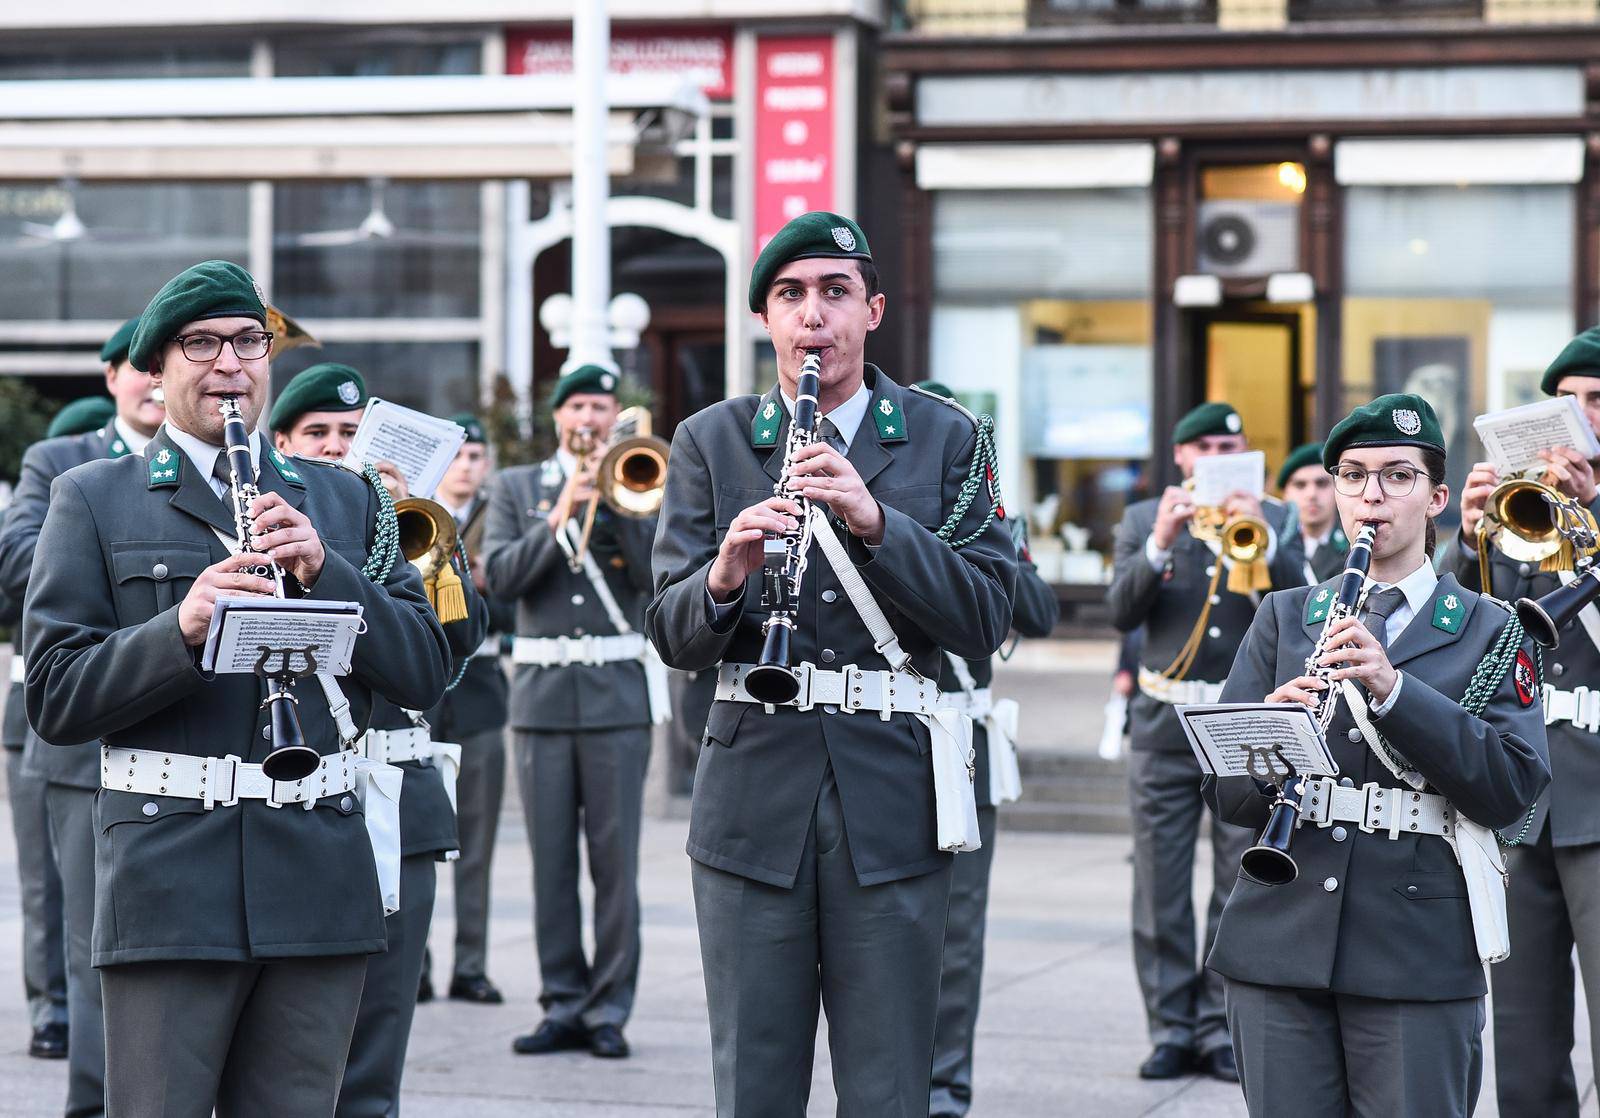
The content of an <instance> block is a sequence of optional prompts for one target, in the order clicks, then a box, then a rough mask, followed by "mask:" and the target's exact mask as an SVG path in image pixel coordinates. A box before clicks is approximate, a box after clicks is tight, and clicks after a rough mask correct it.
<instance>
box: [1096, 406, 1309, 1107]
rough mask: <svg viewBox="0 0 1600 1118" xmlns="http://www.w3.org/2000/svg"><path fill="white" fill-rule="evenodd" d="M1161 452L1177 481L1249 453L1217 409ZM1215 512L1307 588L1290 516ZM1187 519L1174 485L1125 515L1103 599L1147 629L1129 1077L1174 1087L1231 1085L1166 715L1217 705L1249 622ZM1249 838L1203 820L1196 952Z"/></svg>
mask: <svg viewBox="0 0 1600 1118" xmlns="http://www.w3.org/2000/svg"><path fill="white" fill-rule="evenodd" d="M1172 442H1173V460H1174V461H1175V462H1176V463H1177V465H1178V469H1179V471H1181V473H1182V474H1183V477H1184V478H1185V479H1188V478H1189V477H1191V476H1192V475H1193V473H1194V465H1195V462H1196V461H1197V460H1199V459H1200V458H1201V457H1203V456H1206V455H1211V454H1237V453H1240V452H1242V451H1245V450H1247V449H1249V443H1248V442H1247V441H1246V439H1245V433H1244V424H1243V422H1242V421H1241V419H1240V417H1239V413H1238V412H1237V411H1235V410H1234V409H1233V408H1232V407H1231V406H1229V405H1228V404H1225V403H1209V404H1202V405H1200V406H1199V407H1197V408H1195V409H1194V410H1193V411H1191V412H1190V413H1189V414H1188V415H1186V416H1184V417H1183V418H1182V419H1180V420H1179V421H1178V424H1177V426H1176V427H1175V428H1174V429H1173V432H1172ZM1226 512H1227V514H1228V515H1229V516H1253V517H1257V518H1260V519H1263V520H1265V521H1266V524H1267V533H1268V540H1269V542H1268V550H1267V559H1268V566H1269V570H1270V574H1271V581H1272V585H1273V586H1274V587H1276V588H1279V589H1282V588H1284V587H1290V586H1300V585H1303V584H1304V582H1305V552H1304V550H1303V549H1302V547H1301V540H1300V530H1299V528H1298V527H1297V525H1296V522H1295V517H1294V510H1293V509H1292V508H1289V507H1287V506H1285V505H1284V504H1283V503H1282V502H1279V501H1275V500H1273V499H1271V498H1266V499H1259V498H1257V497H1255V496H1252V495H1250V494H1244V493H1240V494H1235V495H1234V496H1233V497H1232V498H1231V499H1230V500H1229V502H1228V505H1227V508H1226ZM1194 514H1195V506H1194V502H1193V501H1192V499H1191V496H1190V493H1189V491H1188V490H1186V489H1184V488H1182V487H1179V486H1169V487H1168V488H1167V490H1166V492H1165V493H1163V494H1162V495H1161V497H1160V499H1159V500H1156V499H1152V500H1147V501H1140V502H1139V503H1137V504H1134V505H1130V506H1129V507H1128V510H1127V512H1126V513H1125V514H1124V515H1123V517H1122V523H1121V524H1120V525H1118V526H1117V532H1116V573H1115V575H1114V577H1113V579H1112V582H1111V588H1110V590H1109V591H1108V592H1107V595H1106V600H1107V601H1108V602H1109V603H1110V606H1111V620H1112V623H1113V624H1115V625H1116V626H1117V628H1119V629H1121V630H1122V631H1123V632H1130V631H1132V630H1133V629H1136V628H1138V627H1139V626H1140V625H1143V626H1144V628H1145V643H1144V650H1143V653H1142V657H1143V658H1142V660H1141V661H1140V668H1139V680H1138V682H1139V693H1138V694H1137V695H1135V696H1134V698H1133V703H1132V705H1131V709H1130V715H1129V723H1130V734H1129V753H1128V784H1129V793H1130V798H1131V801H1132V803H1131V806H1132V808H1133V959H1134V966H1135V968H1136V969H1137V971H1138V974H1139V988H1140V990H1141V991H1142V992H1143V994H1144V1005H1145V1016H1146V1018H1147V1019H1148V1022H1149V1029H1150V1040H1151V1043H1152V1044H1153V1045H1154V1051H1153V1052H1151V1054H1150V1056H1149V1058H1148V1059H1147V1060H1146V1061H1145V1062H1144V1064H1143V1065H1142V1066H1141V1067H1140V1068H1139V1075H1140V1076H1141V1077H1142V1078H1145V1079H1171V1078H1174V1077H1176V1076H1179V1075H1183V1074H1185V1073H1187V1072H1189V1071H1190V1070H1192V1069H1198V1070H1199V1071H1201V1072H1203V1073H1205V1074H1207V1075H1211V1076H1214V1077H1216V1078H1218V1079H1224V1080H1232V1079H1235V1078H1236V1072H1235V1070H1234V1059H1233V1049H1232V1047H1231V1045H1230V1044H1229V1042H1228V1024H1227V1021H1226V1019H1225V1015H1224V1011H1223V1005H1222V983H1221V981H1220V980H1219V979H1218V978H1217V976H1216V975H1213V974H1208V973H1206V971H1205V970H1204V969H1202V967H1201V965H1200V958H1201V957H1202V956H1201V955H1198V954H1197V953H1196V945H1195V913H1194V887H1193V886H1194V848H1195V837H1196V832H1197V831H1198V829H1199V826H1200V822H1201V816H1202V814H1203V811H1204V806H1203V805H1202V803H1201V800H1200V767H1199V764H1198V763H1197V762H1196V761H1195V759H1194V755H1193V754H1192V753H1191V752H1190V750H1189V744H1188V741H1187V740H1186V739H1185V738H1184V736H1183V729H1182V728H1181V727H1180V726H1179V724H1178V716H1177V713H1176V711H1174V710H1173V706H1174V705H1175V704H1180V703H1202V702H1215V701H1216V697H1217V695H1218V693H1220V691H1221V690H1222V683H1221V681H1222V679H1223V677H1224V676H1225V675H1226V674H1227V671H1228V665H1229V664H1230V663H1232V661H1233V654H1234V652H1235V651H1236V650H1237V649H1238V647H1239V640H1240V639H1241V638H1242V637H1243V636H1244V633H1245V630H1246V628H1248V627H1249V624H1250V618H1251V616H1252V615H1253V614H1254V613H1255V607H1256V602H1255V600H1254V599H1255V597H1256V595H1254V594H1250V595H1246V594H1236V593H1234V592H1232V591H1230V590H1228V589H1227V586H1226V583H1227V581H1228V580H1227V578H1226V577H1224V576H1226V575H1227V574H1228V573H1229V572H1228V571H1227V570H1226V569H1219V565H1223V564H1225V562H1226V561H1225V560H1224V559H1223V558H1222V557H1220V556H1219V555H1218V554H1217V553H1216V551H1215V550H1214V545H1213V544H1209V543H1207V542H1205V541H1202V540H1200V539H1197V538H1195V536H1194V535H1193V534H1192V533H1191V532H1190V530H1189V529H1190V524H1191V521H1192V519H1193V517H1194ZM1250 838H1251V836H1250V834H1249V832H1247V831H1245V830H1243V829H1241V828H1238V827H1233V826H1230V825H1228V824H1227V823H1224V822H1220V821H1217V820H1213V821H1212V826H1211V857H1212V886H1211V903H1210V905H1209V906H1208V908H1207V912H1206V932H1205V942H1204V945H1203V947H1202V949H1201V950H1202V952H1203V951H1205V950H1209V949H1210V945H1211V941H1212V938H1213V937H1214V936H1215V934H1216V926H1217V917H1218V916H1219V915H1221V913H1222V902H1223V901H1225V900H1227V897H1228V890H1229V889H1230V888H1231V887H1232V885H1233V878H1234V875H1235V874H1236V873H1237V872H1238V869H1239V855H1240V854H1241V853H1243V851H1244V849H1245V847H1246V846H1247V845H1249V842H1250Z"/></svg>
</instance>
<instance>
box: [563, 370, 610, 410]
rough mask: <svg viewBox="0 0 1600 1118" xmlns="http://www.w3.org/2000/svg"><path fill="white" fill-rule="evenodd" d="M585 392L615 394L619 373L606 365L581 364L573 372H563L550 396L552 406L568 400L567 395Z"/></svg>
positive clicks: (604, 394) (602, 394)
mask: <svg viewBox="0 0 1600 1118" xmlns="http://www.w3.org/2000/svg"><path fill="white" fill-rule="evenodd" d="M578 393H584V394H585V395H601V396H615V395H616V394H617V374H616V372H615V371H614V370H611V369H608V368H606V367H605V366H604V365H579V366H578V367H577V368H576V369H573V370H572V371H571V372H566V373H562V374H561V379H560V380H558V381H556V390H555V392H553V393H552V394H551V396H550V406H551V407H552V408H559V407H560V406H561V405H562V404H564V403H566V402H567V397H568V396H572V395H576V394H578Z"/></svg>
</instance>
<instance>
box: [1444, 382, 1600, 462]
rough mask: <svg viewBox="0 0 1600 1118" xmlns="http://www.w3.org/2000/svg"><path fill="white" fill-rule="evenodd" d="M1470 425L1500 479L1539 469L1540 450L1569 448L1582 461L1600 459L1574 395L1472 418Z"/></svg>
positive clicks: (1598, 443) (1598, 445) (1599, 446)
mask: <svg viewBox="0 0 1600 1118" xmlns="http://www.w3.org/2000/svg"><path fill="white" fill-rule="evenodd" d="M1472 426H1473V429H1474V430H1476V431H1477V432H1478V438H1480V439H1481V440H1483V446H1484V449H1485V450H1486V451H1488V452H1489V460H1490V461H1492V462H1493V463H1494V464H1495V468H1496V469H1498V470H1499V471H1500V476H1501V477H1509V476H1511V475H1513V474H1520V473H1522V472H1523V471H1525V470H1530V469H1532V468H1534V467H1535V466H1542V465H1543V464H1544V462H1543V459H1541V458H1540V457H1539V451H1541V450H1551V449H1553V448H1555V447H1558V446H1566V447H1571V448H1572V449H1574V450H1576V451H1577V452H1578V453H1579V454H1582V455H1583V456H1584V457H1585V458H1591V459H1592V458H1597V457H1600V441H1597V440H1596V439H1595V437H1594V429H1593V428H1592V427H1590V426H1589V421H1588V420H1587V419H1586V418H1585V417H1584V414H1583V409H1582V408H1581V407H1579V406H1578V399H1577V397H1575V396H1556V397H1554V398H1553V399H1549V400H1536V401H1535V402H1533V403H1531V404H1523V405H1522V406H1521V407H1520V408H1508V409H1506V410H1505V411H1496V412H1490V413H1488V414H1487V415H1480V416H1478V418H1476V419H1474V420H1473V421H1472Z"/></svg>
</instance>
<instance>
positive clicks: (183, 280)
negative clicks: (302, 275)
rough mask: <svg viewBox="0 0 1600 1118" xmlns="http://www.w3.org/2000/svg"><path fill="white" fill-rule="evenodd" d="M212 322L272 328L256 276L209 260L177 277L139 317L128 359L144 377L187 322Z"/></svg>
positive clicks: (228, 263) (234, 265)
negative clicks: (244, 322) (250, 321)
mask: <svg viewBox="0 0 1600 1118" xmlns="http://www.w3.org/2000/svg"><path fill="white" fill-rule="evenodd" d="M206 318H253V319H255V320H256V321H257V322H259V323H261V325H263V326H265V325H266V324H267V301H266V297H265V296H263V295H262V294H261V288H259V287H257V286H256V281H255V280H254V279H252V278H251V276H250V273H249V272H247V271H245V270H244V269H243V268H241V267H239V265H237V264H233V263H230V262H229V261H226V260H207V261H206V262H205V263H203V264H196V265H195V266H194V267H192V268H189V269H187V270H185V271H182V272H180V273H178V274H177V275H176V276H173V277H172V278H171V279H170V280H168V281H167V282H166V284H165V285H164V286H163V287H162V288H161V290H160V291H157V292H156V297H155V298H154V299H151V300H150V305H149V306H148V307H146V308H145V309H144V313H143V314H142V315H140V316H139V325H138V327H137V328H136V329H135V330H134V332H133V340H132V341H131V342H130V343H129V345H128V360H129V361H130V362H132V363H133V367H134V368H135V369H138V370H139V371H140V372H142V373H144V372H149V371H150V358H152V357H154V356H155V355H156V353H157V351H159V350H160V349H161V347H162V346H164V345H166V344H167V343H168V342H169V341H171V340H172V338H173V335H175V334H176V333H177V332H178V331H179V330H180V329H182V328H183V326H184V324H185V323H188V322H199V321H200V320H202V319H206Z"/></svg>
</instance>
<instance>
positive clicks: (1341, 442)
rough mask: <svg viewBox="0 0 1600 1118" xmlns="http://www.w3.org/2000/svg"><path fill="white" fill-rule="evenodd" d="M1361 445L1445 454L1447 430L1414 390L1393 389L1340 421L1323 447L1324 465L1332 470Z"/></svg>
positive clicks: (1426, 402)
mask: <svg viewBox="0 0 1600 1118" xmlns="http://www.w3.org/2000/svg"><path fill="white" fill-rule="evenodd" d="M1358 446H1420V447H1424V448H1427V449H1432V450H1437V451H1438V452H1439V453H1440V454H1443V453H1444V432H1443V431H1442V430H1440V429H1439V417H1438V416H1436V415H1434V414H1433V408H1432V406H1430V405H1429V403H1428V401H1426V400H1424V399H1423V398H1422V397H1421V396H1418V395H1416V394H1415V393H1412V392H1391V393H1389V395H1387V396H1379V397H1378V398H1377V399H1376V400H1374V401H1372V403H1370V404H1365V405H1363V406H1362V407H1359V408H1357V409H1356V410H1355V411H1353V412H1351V413H1350V414H1349V415H1347V416H1345V417H1344V418H1343V419H1341V420H1339V422H1338V423H1337V424H1335V425H1334V428H1333V430H1332V431H1331V432H1329V434H1328V441H1327V442H1326V443H1324V444H1323V446H1322V464H1323V466H1324V467H1326V468H1327V469H1329V470H1332V469H1333V468H1334V467H1335V466H1337V465H1338V464H1339V457H1340V455H1342V454H1343V453H1344V452H1345V451H1347V450H1349V449H1350V448H1351V447H1358Z"/></svg>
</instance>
